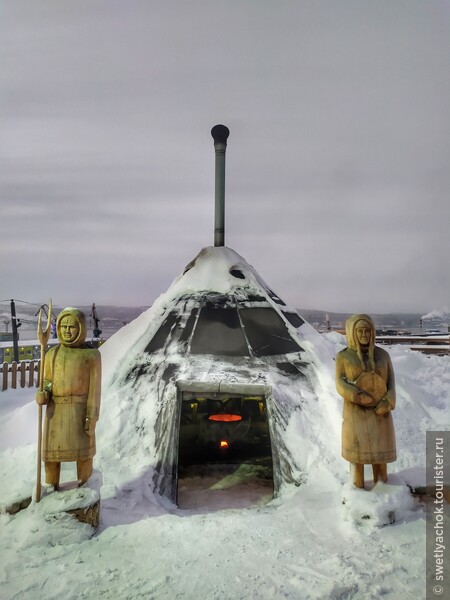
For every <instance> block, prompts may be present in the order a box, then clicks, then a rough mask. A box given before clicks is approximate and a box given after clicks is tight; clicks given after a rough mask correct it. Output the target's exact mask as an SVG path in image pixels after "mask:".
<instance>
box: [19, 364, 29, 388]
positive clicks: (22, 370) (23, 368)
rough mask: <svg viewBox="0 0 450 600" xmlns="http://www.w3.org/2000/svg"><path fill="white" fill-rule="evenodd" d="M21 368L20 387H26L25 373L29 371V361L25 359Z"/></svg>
mask: <svg viewBox="0 0 450 600" xmlns="http://www.w3.org/2000/svg"><path fill="white" fill-rule="evenodd" d="M19 370H20V387H21V388H24V387H25V375H26V371H27V363H26V362H25V361H24V360H23V361H22V362H21V363H20V365H19Z"/></svg>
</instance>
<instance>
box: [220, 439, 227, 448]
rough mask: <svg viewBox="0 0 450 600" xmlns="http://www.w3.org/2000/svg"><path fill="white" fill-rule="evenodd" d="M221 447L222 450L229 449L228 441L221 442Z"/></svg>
mask: <svg viewBox="0 0 450 600" xmlns="http://www.w3.org/2000/svg"><path fill="white" fill-rule="evenodd" d="M219 446H220V447H221V448H228V442H227V441H226V440H221V441H220V443H219Z"/></svg>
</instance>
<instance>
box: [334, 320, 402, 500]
mask: <svg viewBox="0 0 450 600" xmlns="http://www.w3.org/2000/svg"><path fill="white" fill-rule="evenodd" d="M345 331H346V335H347V348H345V349H344V350H341V352H339V353H338V355H337V356H336V389H337V391H338V392H339V394H340V395H341V396H343V398H344V412H343V421H342V456H343V458H345V460H348V461H349V462H350V463H351V464H352V465H353V473H354V484H355V486H356V487H359V488H364V465H365V464H371V465H372V468H373V480H374V483H376V482H377V481H378V479H379V478H380V479H381V480H382V481H387V463H389V462H394V461H395V460H396V458H397V455H396V448H395V432H394V424H393V421H392V415H391V411H392V410H393V409H394V408H395V379H394V371H393V368H392V363H391V359H390V356H389V354H388V353H387V352H386V351H385V350H383V349H382V348H379V347H378V346H375V326H374V323H373V321H372V319H371V318H370V317H369V316H368V315H364V314H357V315H353V316H351V317H350V318H349V319H348V320H347V322H346V324H345Z"/></svg>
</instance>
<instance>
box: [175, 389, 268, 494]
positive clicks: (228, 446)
mask: <svg viewBox="0 0 450 600" xmlns="http://www.w3.org/2000/svg"><path fill="white" fill-rule="evenodd" d="M179 432H180V433H179V450H178V488H179V490H180V485H182V482H183V480H184V479H185V478H189V477H201V476H204V475H205V474H209V475H211V474H213V473H216V474H218V476H219V477H220V473H226V474H228V475H229V474H230V473H233V472H236V471H237V470H239V469H241V471H242V466H245V472H246V477H247V478H248V476H249V474H250V473H251V474H252V476H253V477H256V478H259V479H260V480H261V481H260V483H261V482H262V480H264V483H265V485H266V488H267V485H270V487H271V492H272V493H273V463H272V448H271V440H270V431H269V423H268V417H267V405H266V399H265V397H264V396H263V395H252V396H251V395H246V394H238V393H233V394H231V395H230V394H224V393H208V394H204V393H203V394H202V393H196V392H183V393H182V399H181V415H180V429H179ZM180 482H181V483H180ZM179 497H180V494H179V493H178V499H179ZM178 503H179V502H178ZM179 504H180V503H179Z"/></svg>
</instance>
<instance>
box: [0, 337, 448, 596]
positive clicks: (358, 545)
mask: <svg viewBox="0 0 450 600" xmlns="http://www.w3.org/2000/svg"><path fill="white" fill-rule="evenodd" d="M344 344H345V340H344V338H343V337H342V336H339V335H338V334H327V335H324V336H321V337H320V340H319V342H317V339H316V354H317V358H318V362H319V361H320V364H319V367H320V374H321V376H320V386H321V387H322V392H321V393H320V396H319V401H320V402H319V404H318V405H316V410H317V419H318V420H320V419H321V412H322V411H323V412H328V413H329V410H330V407H332V414H334V412H336V414H337V408H336V410H335V407H340V406H341V400H340V398H339V397H338V396H337V394H336V392H335V391H334V365H333V360H332V357H333V356H334V355H335V354H336V352H337V351H338V350H340V349H341V348H342V347H343V345H344ZM390 353H391V357H392V360H393V364H394V369H395V373H396V380H397V394H398V400H397V408H396V410H395V412H394V422H395V427H396V435H397V450H398V460H397V462H396V463H393V464H392V465H389V473H390V474H391V475H390V481H389V483H388V484H387V485H384V484H381V483H380V484H378V485H377V487H376V488H375V489H374V490H372V491H358V490H353V489H352V488H351V486H350V485H349V483H348V479H349V477H348V474H347V472H346V470H347V465H346V463H345V461H343V460H342V461H341V459H339V457H338V459H339V461H340V462H339V463H337V464H339V465H340V467H339V468H338V472H336V473H335V474H333V473H332V471H331V470H330V466H333V465H334V463H333V461H331V462H330V460H331V459H330V458H329V457H328V456H323V460H321V459H322V457H321V455H320V452H318V454H317V456H315V457H312V458H311V460H310V462H311V464H310V467H309V470H308V476H307V479H306V481H305V483H304V484H302V485H300V486H299V487H296V486H285V487H284V488H283V489H282V490H281V494H280V496H279V497H278V498H277V499H275V500H272V501H271V502H269V503H268V504H266V505H257V506H254V507H252V508H246V509H242V508H235V507H236V506H240V504H239V498H237V497H233V489H232V488H231V489H230V488H228V489H227V490H226V491H227V493H228V499H226V502H227V503H228V506H230V508H228V509H222V510H212V511H211V507H208V506H202V507H198V508H192V509H190V510H180V509H179V508H178V507H176V506H174V505H173V504H171V503H170V502H169V501H168V500H167V499H165V498H161V497H157V496H154V495H153V494H151V493H149V491H148V490H149V487H148V485H147V484H148V481H149V479H150V478H151V472H150V471H145V470H143V471H142V472H141V473H140V476H139V477H137V478H135V479H134V480H131V481H128V483H127V484H126V485H116V484H115V483H114V482H116V483H117V482H118V481H125V478H124V476H123V475H124V473H126V472H127V470H128V471H129V472H130V473H134V466H133V456H123V455H122V454H121V453H120V450H119V449H117V448H114V447H111V446H110V445H108V447H104V446H103V444H102V440H108V444H110V439H109V437H108V435H107V433H106V432H107V429H108V427H109V426H110V425H111V422H110V421H111V419H113V418H115V416H114V414H109V411H108V405H107V403H104V405H103V412H102V415H101V422H100V423H99V427H98V436H97V446H98V453H97V456H96V460H95V467H96V471H95V473H94V476H93V477H92V479H91V480H90V488H91V489H93V490H94V491H95V490H99V492H100V494H101V497H102V508H101V522H100V527H99V529H98V531H97V532H96V533H94V532H93V531H92V529H91V527H90V526H88V525H85V524H81V523H79V522H77V521H76V520H75V519H74V518H73V517H71V516H69V515H68V514H66V513H64V512H61V507H62V506H65V507H66V508H67V507H68V506H69V503H70V501H72V500H73V496H74V495H76V494H78V493H79V492H78V491H77V490H69V491H67V492H65V493H64V494H65V495H66V496H67V500H62V499H61V500H59V501H58V500H57V498H56V497H57V496H58V494H50V495H48V496H46V497H44V498H43V500H42V501H41V502H40V503H39V504H36V503H35V502H32V504H31V505H30V507H29V508H27V509H25V510H22V511H21V512H19V513H18V514H16V515H14V516H10V515H7V514H4V513H3V514H1V515H0V520H1V521H0V522H1V544H0V555H1V560H0V586H1V589H2V593H1V597H2V598H3V599H5V600H13V599H17V600H19V599H20V600H28V599H29V600H31V599H33V600H39V599H41V598H42V599H46V600H52V599H55V600H56V599H60V598H66V599H75V598H89V599H97V598H108V599H116V598H117V599H121V600H122V599H123V600H135V599H138V598H143V599H148V600H151V599H155V600H174V599H177V598H180V599H186V600H190V599H197V598H205V599H208V600H209V599H211V600H227V599H230V600H231V599H233V600H239V599H242V600H248V599H261V600H265V599H267V600H269V599H281V598H287V599H290V600H299V599H301V600H307V599H328V598H330V599H335V600H337V599H342V600H343V599H346V598H352V599H360V600H366V599H367V600H368V599H378V598H385V599H389V600H399V599H402V600H403V599H408V598H411V599H412V598H414V599H416V598H423V597H424V594H425V592H424V590H425V576H424V574H425V543H424V540H425V512H424V507H423V505H421V504H420V503H419V501H418V500H416V499H414V498H412V496H411V495H410V494H409V492H408V491H407V489H408V488H407V487H406V486H405V483H404V482H405V481H406V482H408V483H410V484H420V483H422V484H423V483H424V481H425V470H424V464H425V432H426V430H428V429H434V430H448V429H450V425H449V421H450V418H449V414H450V410H449V409H450V401H449V392H448V390H449V389H450V368H449V365H450V362H449V358H448V357H435V356H430V357H427V356H424V355H421V354H417V353H413V352H411V351H409V350H408V349H405V348H403V347H400V346H397V347H393V348H392V349H391V351H390ZM33 396H34V390H31V389H24V390H10V391H8V392H3V393H2V394H0V444H1V447H0V450H1V454H0V471H1V480H2V489H1V505H2V506H3V507H5V506H7V505H9V504H11V503H12V502H14V501H17V500H19V499H22V498H24V497H26V496H29V495H30V494H31V493H32V491H33V488H34V479H35V467H36V441H35V438H36V427H37V408H36V405H35V403H34V399H33ZM327 405H328V407H327ZM100 424H101V426H100ZM339 425H340V424H337V426H336V427H335V428H333V430H332V431H330V432H329V435H328V437H329V445H328V447H327V448H325V449H324V448H321V452H322V453H324V452H326V453H328V454H330V455H331V454H332V453H335V452H336V449H338V448H339V444H340V440H339V439H338V437H339V436H337V435H336V431H338V429H339ZM127 426H128V427H129V432H128V434H129V435H135V433H133V425H132V424H129V425H127V424H126V422H125V423H124V424H123V427H127ZM298 427H299V424H298V423H295V422H293V423H292V424H290V426H289V427H288V434H289V435H294V436H295V435H296V432H297V433H298V431H300V430H299V429H298ZM301 433H302V436H305V431H304V430H301ZM299 445H300V446H303V447H308V448H310V447H313V446H314V439H308V440H304V439H302V440H301V439H299ZM367 475H368V474H367ZM367 475H366V476H367ZM63 478H64V480H66V481H70V480H73V479H74V478H75V465H74V464H64V465H63ZM241 489H242V488H241ZM84 493H85V494H86V493H88V491H86V492H84ZM70 495H72V497H70ZM59 496H61V494H59ZM62 496H63V497H64V495H62ZM58 502H59V505H60V511H59V512H58V510H57V508H55V505H58ZM66 505H67V506H66ZM233 507H234V508H233ZM392 510H393V511H394V512H395V523H393V524H390V525H389V524H388V525H385V526H383V525H384V524H385V523H386V522H388V521H387V520H386V515H387V514H388V513H389V512H392ZM367 516H369V517H370V518H369V519H367V518H364V517H367Z"/></svg>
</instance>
